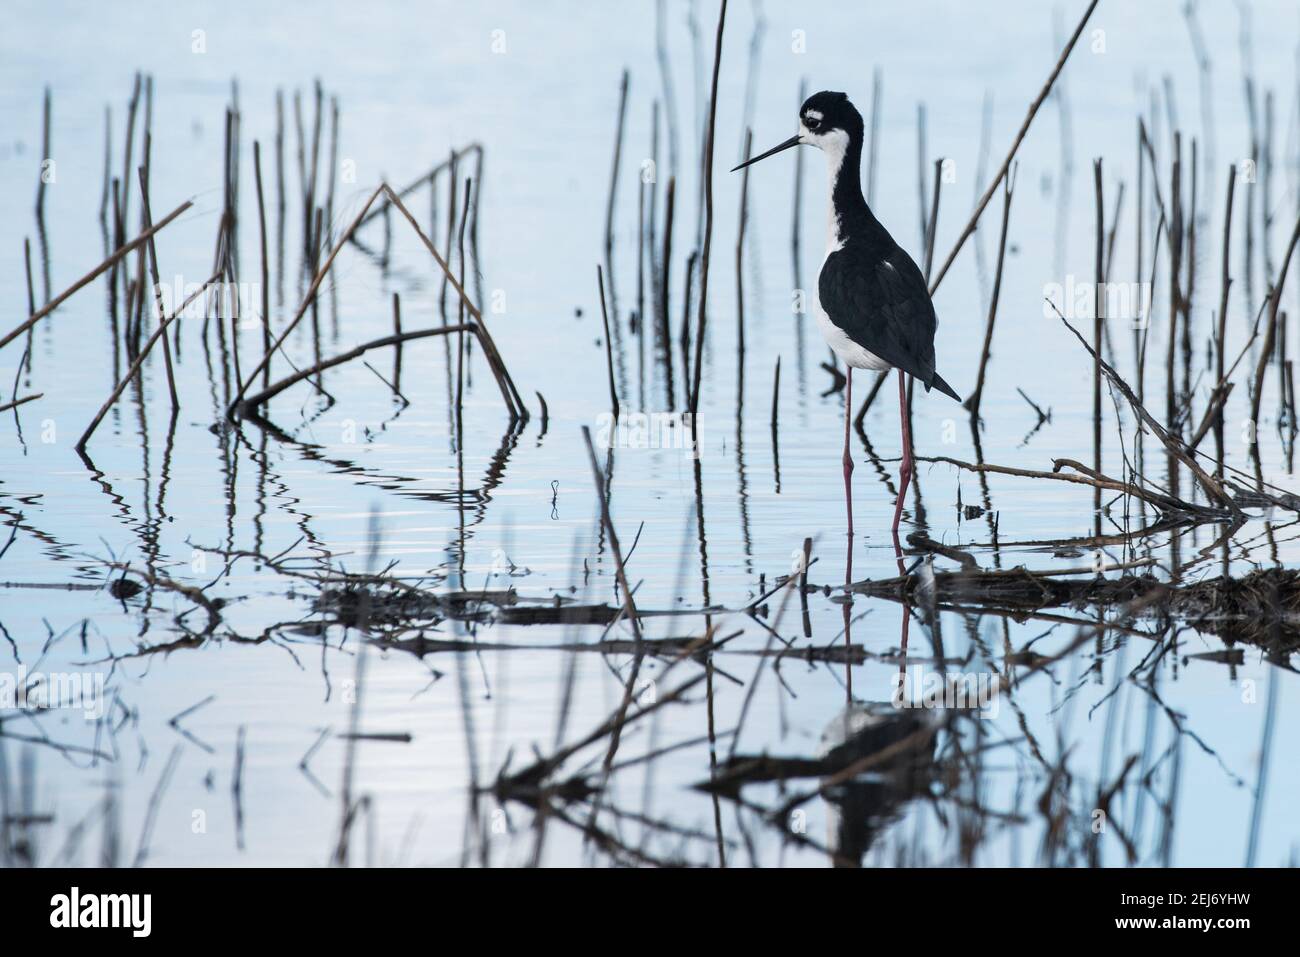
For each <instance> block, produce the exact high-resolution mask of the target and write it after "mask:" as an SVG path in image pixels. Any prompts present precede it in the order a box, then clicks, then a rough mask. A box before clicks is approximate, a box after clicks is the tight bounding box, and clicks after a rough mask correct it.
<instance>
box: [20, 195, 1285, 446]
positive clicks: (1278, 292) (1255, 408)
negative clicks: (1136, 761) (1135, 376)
mask: <svg viewBox="0 0 1300 957" xmlns="http://www.w3.org/2000/svg"><path fill="white" fill-rule="evenodd" d="M1297 241H1300V218H1298V219H1297V220H1296V224H1295V229H1294V230H1292V232H1291V240H1290V242H1288V243H1287V247H1286V256H1285V257H1283V259H1282V269H1281V270H1280V271H1279V272H1278V274H1277V282H1276V284H1275V285H1274V286H1273V290H1272V294H1271V295H1270V296H1269V299H1268V323H1267V325H1265V327H1264V345H1263V347H1262V348H1261V349H1260V352H1259V361H1258V363H1256V366H1255V387H1254V390H1253V392H1252V394H1251V397H1250V422H1251V429H1250V447H1251V450H1252V452H1253V454H1255V455H1258V454H1259V403H1260V399H1261V397H1262V396H1261V393H1262V392H1263V391H1264V371H1265V369H1266V368H1267V367H1268V359H1269V356H1270V355H1271V354H1272V352H1273V343H1274V341H1275V339H1276V337H1277V315H1278V307H1279V306H1280V305H1281V304H1282V289H1283V287H1285V286H1286V274H1287V272H1288V270H1289V269H1290V267H1291V257H1292V255H1293V254H1294V253H1295V247H1296V242H1297ZM0 345H3V343H0Z"/></svg>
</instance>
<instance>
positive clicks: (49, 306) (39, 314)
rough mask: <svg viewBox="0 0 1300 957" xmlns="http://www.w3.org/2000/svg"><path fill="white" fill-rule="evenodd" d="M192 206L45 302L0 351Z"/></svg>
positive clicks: (1, 344) (6, 339)
mask: <svg viewBox="0 0 1300 957" xmlns="http://www.w3.org/2000/svg"><path fill="white" fill-rule="evenodd" d="M192 205H193V203H192V202H191V201H190V200H186V201H185V202H183V203H181V204H180V205H179V206H177V207H176V208H175V209H174V210H172V211H171V212H170V213H168V214H167V215H166V216H165V217H163V218H162V219H161V220H160V221H159V222H158V224H157V225H155V226H151V227H149V228H148V229H146V230H144V231H142V232H141V233H140V235H138V236H136V237H135V239H133V240H131V241H130V242H129V243H125V244H123V245H121V246H119V247H118V248H117V249H116V250H114V251H113V252H112V253H111V254H110V255H109V256H108V257H107V258H105V259H104V261H103V262H101V263H100V264H99V265H98V266H96V267H95V268H94V269H92V270H91V271H90V272H88V273H86V275H84V276H82V277H81V278H80V279H78V280H77V281H76V282H74V283H73V284H72V285H71V286H69V287H68V288H67V289H65V290H63V292H61V293H59V294H58V295H57V296H55V297H54V298H53V299H51V300H50V301H49V302H47V303H46V304H45V305H44V306H42V307H41V308H40V309H39V310H37V311H36V312H34V313H32V314H31V315H30V316H29V317H28V318H27V319H26V320H25V321H23V322H21V323H19V324H18V326H17V327H15V328H14V329H12V330H11V331H10V332H9V333H7V334H6V335H5V337H4V338H3V339H0V349H3V348H4V347H5V346H7V345H8V344H9V343H11V342H13V340H14V339H16V338H18V337H19V336H21V335H22V334H23V333H24V332H26V331H27V330H28V329H30V328H31V327H32V326H34V325H36V323H37V322H39V321H40V320H41V319H44V318H45V317H46V316H48V315H49V314H50V313H52V312H53V311H54V310H55V309H57V308H59V306H61V305H63V303H64V302H66V301H67V300H68V298H69V297H71V296H72V295H73V294H74V293H76V292H78V291H79V290H81V289H82V288H84V287H85V286H87V285H89V284H90V283H92V282H94V281H95V279H97V278H98V277H99V276H100V275H101V274H102V273H104V272H105V271H107V270H108V269H109V268H111V267H113V266H115V265H116V264H117V263H118V262H119V261H121V260H122V259H123V258H125V257H126V256H128V255H130V254H131V253H132V252H134V251H135V250H136V249H138V248H139V247H140V246H141V244H143V243H146V242H148V241H149V239H150V237H152V236H153V235H154V234H156V233H158V232H159V231H160V230H162V229H164V228H165V227H166V226H168V225H170V224H171V222H172V221H173V220H175V219H176V217H177V216H179V215H181V213H183V212H185V211H186V210H187V209H189V208H190V206H192Z"/></svg>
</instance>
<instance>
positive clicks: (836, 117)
mask: <svg viewBox="0 0 1300 957" xmlns="http://www.w3.org/2000/svg"><path fill="white" fill-rule="evenodd" d="M799 120H800V122H802V123H803V125H804V126H806V127H808V132H810V133H825V132H826V131H827V130H844V131H845V132H846V133H849V134H850V135H852V134H855V133H856V134H858V135H861V134H862V114H861V113H859V112H858V110H857V107H855V106H854V105H853V104H852V103H850V102H849V98H848V96H846V95H845V94H843V93H835V92H832V91H830V90H822V91H821V92H820V93H814V94H813V95H812V96H810V97H808V99H806V100H804V103H803V106H801V107H799Z"/></svg>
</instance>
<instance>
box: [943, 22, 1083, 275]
mask: <svg viewBox="0 0 1300 957" xmlns="http://www.w3.org/2000/svg"><path fill="white" fill-rule="evenodd" d="M1097 2H1098V0H1091V2H1089V4H1088V9H1087V10H1085V11H1084V12H1083V16H1082V17H1081V18H1080V19H1079V24H1078V26H1076V27H1075V28H1074V33H1073V34H1072V35H1071V36H1070V39H1069V42H1067V43H1066V44H1065V49H1063V50H1062V51H1061V55H1060V57H1059V58H1058V59H1057V61H1056V66H1054V67H1053V68H1052V72H1051V73H1050V74H1049V75H1048V77H1047V82H1046V83H1044V84H1043V88H1042V89H1041V90H1039V91H1038V96H1037V97H1036V98H1035V99H1034V101H1033V102H1032V103H1030V104H1029V112H1028V113H1027V114H1026V115H1025V120H1024V122H1023V123H1021V124H1020V130H1019V132H1017V133H1016V138H1015V140H1014V141H1012V143H1011V149H1010V150H1009V151H1008V152H1007V156H1006V159H1004V160H1003V161H1002V166H1001V167H1000V168H999V169H998V173H997V175H996V176H994V177H993V182H991V183H989V185H988V188H987V189H986V190H985V191H984V195H983V196H981V197H980V201H979V202H978V203H977V204H976V206H975V211H974V212H973V213H972V214H971V218H970V221H969V222H968V223H967V224H966V226H965V228H963V229H962V231H961V233H960V234H959V235H958V236H957V242H956V243H954V244H953V247H952V251H951V252H949V253H948V258H947V259H945V260H944V261H943V265H942V266H941V267H939V275H937V276H935V277H934V281H933V282H932V283H931V284H930V295H932V296H933V295H934V291H935V290H936V289H938V288H939V283H941V282H943V277H944V276H946V275H947V274H948V268H949V267H950V266H951V265H952V263H953V260H954V259H956V258H957V254H958V253H959V252H961V248H962V246H964V245H965V244H966V240H967V239H969V238H970V236H971V233H973V232H975V226H976V225H977V224H978V223H979V219H980V216H982V215H983V214H984V207H985V206H987V205H988V204H989V200H990V199H992V198H993V191H994V190H996V189H997V188H998V184H999V183H1001V182H1002V180H1003V179H1004V178H1005V177H1006V175H1007V171H1008V170H1009V169H1010V168H1011V161H1012V159H1014V158H1015V155H1016V150H1018V149H1019V148H1020V143H1021V141H1022V140H1023V139H1024V138H1025V134H1026V133H1028V132H1029V125H1030V124H1031V123H1033V121H1034V116H1035V115H1036V114H1037V113H1038V109H1039V107H1041V106H1042V105H1043V101H1044V100H1046V99H1047V94H1048V93H1050V92H1051V90H1052V86H1053V84H1055V83H1056V78H1057V77H1058V76H1060V74H1061V70H1062V69H1064V67H1065V61H1066V60H1068V59H1069V58H1070V52H1071V51H1072V50H1073V49H1074V45H1075V43H1077V42H1078V40H1079V37H1080V36H1081V35H1082V34H1083V28H1084V27H1085V26H1086V25H1087V23H1088V18H1089V17H1091V16H1092V11H1093V10H1095V9H1096V8H1097Z"/></svg>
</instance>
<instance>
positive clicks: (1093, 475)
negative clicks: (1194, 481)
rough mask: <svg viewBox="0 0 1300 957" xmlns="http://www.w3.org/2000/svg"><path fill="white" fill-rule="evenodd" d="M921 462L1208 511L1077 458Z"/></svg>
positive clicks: (1163, 508)
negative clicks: (1046, 467) (1021, 464)
mask: <svg viewBox="0 0 1300 957" xmlns="http://www.w3.org/2000/svg"><path fill="white" fill-rule="evenodd" d="M916 458H917V461H921V462H941V463H943V464H946V465H952V466H955V467H957V468H959V469H964V470H965V471H967V472H975V473H978V474H992V475H1014V476H1018V477H1019V478H1031V479H1050V480H1052V481H1055V482H1069V483H1071V484H1073V485H1088V486H1091V487H1092V488H1095V489H1098V490H1102V489H1104V490H1107V491H1111V492H1122V493H1124V494H1126V495H1131V496H1133V497H1134V498H1139V499H1141V500H1142V501H1144V502H1146V503H1147V504H1148V505H1152V506H1154V507H1155V508H1157V509H1159V510H1160V511H1162V512H1170V511H1171V512H1190V513H1199V512H1204V511H1206V509H1205V508H1204V506H1200V505H1194V504H1192V503H1191V502H1185V501H1183V500H1182V499H1179V498H1176V497H1175V496H1172V495H1165V494H1164V493H1163V492H1156V491H1153V490H1151V489H1148V488H1144V487H1143V486H1140V485H1134V484H1132V483H1131V482H1121V481H1120V480H1119V479H1113V478H1111V477H1110V476H1108V475H1103V474H1101V473H1100V472H1094V471H1093V470H1091V469H1089V468H1087V467H1086V466H1084V465H1083V464H1082V463H1080V462H1075V461H1074V460H1073V459H1053V460H1052V471H1050V472H1045V471H1043V470H1041V469H1021V468H1015V467H1013V466H1010V465H991V464H989V463H987V462H963V461H961V460H960V459H954V458H950V457H949V456H946V455H930V456H921V455H918V456H916ZM1064 468H1070V469H1074V470H1075V471H1073V472H1063V471H1061V470H1062V469H1064Z"/></svg>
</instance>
